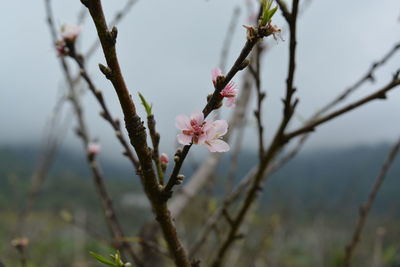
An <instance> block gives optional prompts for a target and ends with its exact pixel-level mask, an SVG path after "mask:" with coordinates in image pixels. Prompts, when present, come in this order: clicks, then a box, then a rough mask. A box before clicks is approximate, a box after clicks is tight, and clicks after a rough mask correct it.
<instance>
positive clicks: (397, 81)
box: [284, 72, 400, 141]
mask: <svg viewBox="0 0 400 267" xmlns="http://www.w3.org/2000/svg"><path fill="white" fill-rule="evenodd" d="M399 85H400V78H399V72H398V73H396V74H395V75H394V78H393V79H392V81H391V82H390V83H389V84H387V85H386V86H384V87H383V88H382V89H380V90H378V91H376V92H374V93H372V94H370V95H368V96H366V97H364V98H362V99H360V100H358V101H355V102H353V103H351V104H349V105H347V106H345V107H343V108H341V109H339V110H337V111H334V112H332V113H330V114H328V115H325V116H323V117H321V118H319V119H316V120H314V121H311V122H310V123H309V124H307V125H305V126H302V127H300V128H299V129H297V130H293V131H291V132H289V133H287V134H285V135H284V139H285V140H286V141H288V140H290V139H292V138H294V137H296V136H298V135H301V134H305V133H308V132H311V131H314V129H315V127H317V126H319V125H321V124H323V123H325V122H327V121H330V120H332V119H334V118H336V117H338V116H340V115H342V114H344V113H347V112H349V111H351V110H353V109H355V108H358V107H360V106H362V105H364V104H366V103H368V102H371V101H373V100H376V99H386V93H388V92H389V91H390V90H393V89H394V88H396V87H397V86H399Z"/></svg>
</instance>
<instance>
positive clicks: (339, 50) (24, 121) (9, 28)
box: [0, 0, 400, 153]
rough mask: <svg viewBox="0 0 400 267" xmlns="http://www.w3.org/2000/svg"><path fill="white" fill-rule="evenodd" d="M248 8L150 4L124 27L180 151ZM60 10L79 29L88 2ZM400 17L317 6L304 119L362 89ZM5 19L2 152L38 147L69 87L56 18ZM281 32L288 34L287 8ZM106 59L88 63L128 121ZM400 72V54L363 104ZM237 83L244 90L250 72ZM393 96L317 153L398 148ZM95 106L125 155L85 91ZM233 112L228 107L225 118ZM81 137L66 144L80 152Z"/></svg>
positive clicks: (12, 14)
mask: <svg viewBox="0 0 400 267" xmlns="http://www.w3.org/2000/svg"><path fill="white" fill-rule="evenodd" d="M244 2H245V1H244V0H209V1H205V0H169V1H160V0H159V1H156V0H139V2H138V3H137V4H136V5H135V6H134V7H133V9H132V11H131V13H130V14H129V15H128V17H127V18H125V19H124V21H123V22H122V24H121V25H119V27H118V28H119V34H118V43H117V44H118V45H117V50H118V55H119V58H120V62H121V66H122V71H123V73H124V75H125V79H126V82H127V84H128V86H129V89H130V91H131V93H132V95H133V96H134V98H135V102H136V103H137V105H138V106H139V104H138V101H137V98H136V97H135V96H136V94H137V92H138V91H140V92H142V93H143V94H144V95H145V96H146V98H147V99H148V100H149V101H150V102H152V103H153V104H154V113H155V115H156V118H157V124H158V128H159V131H160V132H161V134H162V148H163V149H164V150H170V149H171V148H172V147H173V145H174V142H175V135H176V129H175V127H174V118H175V116H176V115H178V114H181V113H183V114H190V113H191V112H192V111H195V110H201V109H202V107H203V106H204V105H205V96H206V95H207V94H208V93H210V92H212V89H213V88H212V83H211V80H210V71H211V69H212V68H214V67H215V66H217V65H218V62H219V58H220V52H221V48H222V41H223V39H224V37H225V34H226V30H227V28H228V24H229V21H230V19H231V15H232V11H233V9H234V8H235V7H236V6H239V7H241V9H242V12H241V14H240V17H239V23H238V25H237V27H236V29H235V31H234V32H232V34H234V36H233V41H232V44H231V50H230V51H231V52H230V55H229V59H228V65H229V66H230V65H231V64H232V63H233V61H234V59H235V57H236V56H237V55H238V53H239V52H240V49H241V47H242V46H243V44H244V42H245V30H244V28H243V27H242V26H241V25H242V24H246V23H247V15H246V9H245V5H244ZM300 2H302V1H300ZM103 3H104V8H105V10H106V16H107V17H108V19H109V20H110V18H111V17H112V16H113V14H114V13H115V12H116V11H117V10H118V9H119V8H121V7H122V6H123V5H124V3H125V1H123V0H112V1H111V0H104V1H103ZM53 9H54V13H55V17H56V23H57V25H62V24H64V23H75V22H76V18H77V13H78V12H79V11H80V10H81V4H80V1H78V0H74V1H72V0H68V1H65V0H64V1H62V0H53ZM399 16H400V1H398V0H380V1H376V0H352V1H349V0H336V1H332V0H313V1H312V3H311V5H310V6H309V8H307V10H306V11H305V12H304V14H303V15H302V16H301V18H300V21H299V25H298V54H297V55H298V56H297V72H296V77H295V85H296V87H297V88H298V93H297V95H298V96H299V97H300V99H301V101H300V105H299V107H298V114H297V115H296V119H295V120H297V123H299V121H300V120H301V118H307V117H308V116H310V115H311V114H312V113H313V112H315V111H316V110H317V109H318V108H319V107H321V106H323V105H324V104H325V103H327V102H328V100H329V99H331V98H332V97H333V96H335V95H337V94H338V93H339V92H341V91H342V90H343V89H344V88H345V87H346V86H348V85H350V84H352V82H354V81H355V80H356V79H358V78H359V77H360V76H361V75H362V74H363V73H365V71H366V70H367V69H368V68H369V66H370V64H371V63H372V62H373V61H374V60H377V59H379V58H381V57H382V55H383V54H385V53H386V52H387V51H388V50H389V49H390V48H391V47H392V46H393V45H394V44H395V43H396V42H398V41H399V40H400V22H399V20H398V19H399ZM0 22H1V23H0V32H1V33H2V38H1V42H0V48H1V49H0V51H1V52H0V53H1V59H2V60H1V63H2V64H1V66H0V73H1V74H0V75H1V79H0V108H1V112H0V125H1V126H0V129H1V131H0V144H10V143H27V142H35V143H37V142H39V140H40V137H41V135H42V134H43V127H44V125H45V123H46V121H47V120H48V118H49V116H50V114H51V111H52V109H53V107H54V103H55V100H56V98H57V92H58V91H59V89H60V88H62V87H63V86H64V83H63V76H62V73H61V72H60V68H59V64H58V61H57V58H56V57H55V55H54V50H53V48H52V46H51V41H50V36H49V31H48V27H47V24H46V21H45V13H44V1H21V0H17V1H3V3H2V8H1V10H0ZM274 24H277V25H278V26H279V27H282V28H284V27H285V22H284V21H283V20H282V18H281V17H280V12H278V13H277V16H276V18H274ZM94 37H95V31H94V27H93V23H92V21H91V20H89V19H87V20H86V21H85V23H84V25H83V32H82V36H81V37H80V44H81V46H82V49H83V50H84V51H85V50H86V49H87V48H88V46H89V45H90V44H91V43H92V40H93V38H94ZM283 37H284V39H286V41H283V42H282V41H279V42H275V41H273V40H272V41H271V42H270V45H271V46H272V47H273V49H271V50H270V51H269V52H268V54H266V56H265V57H264V69H263V75H262V80H263V85H264V86H263V88H264V90H266V91H267V94H268V97H267V99H266V101H265V102H264V112H265V115H264V118H265V124H266V127H265V128H266V132H265V133H266V137H267V138H268V137H269V136H271V135H272V131H273V130H274V127H275V126H276V124H277V122H278V121H279V120H280V118H281V117H280V116H281V111H282V107H281V102H280V98H281V97H282V96H283V92H284V87H285V83H284V82H285V79H286V75H287V60H288V51H287V50H288V48H287V46H288V41H287V39H288V37H287V35H285V34H283ZM99 62H103V63H104V59H103V57H102V54H101V53H97V54H96V56H95V57H93V58H92V59H91V60H90V61H89V62H88V68H89V69H90V74H91V75H92V78H93V79H94V81H95V82H96V84H97V86H98V87H99V88H101V89H102V90H103V92H104V94H105V95H106V100H107V102H108V104H109V106H110V107H111V109H112V111H113V114H115V115H116V116H118V117H120V118H121V112H120V108H119V105H118V102H117V99H116V95H115V93H114V91H113V89H112V87H111V85H110V84H109V82H108V81H107V80H106V79H105V78H104V77H103V76H102V75H101V74H100V73H99V71H98V69H97V64H98V63H99ZM399 67H400V53H398V54H397V55H396V56H395V57H394V58H393V59H392V60H391V61H390V62H389V64H387V66H385V67H384V68H382V69H381V70H380V71H379V72H378V76H377V78H378V80H377V82H376V83H375V84H373V85H372V86H366V87H365V88H364V89H362V90H360V91H359V93H357V94H356V95H355V96H354V97H353V98H352V99H353V100H354V99H356V98H357V97H360V96H362V95H366V94H368V93H370V92H371V91H372V90H373V89H377V88H380V87H381V86H382V85H383V84H385V83H386V82H388V81H389V79H390V77H391V75H392V74H393V73H394V71H395V70H396V69H397V68H399ZM234 80H235V81H236V82H237V83H239V84H240V80H241V76H240V75H238V76H237V77H235V79H234ZM388 97H389V98H388V100H386V101H376V102H373V103H371V104H369V105H368V106H366V107H363V108H361V109H359V110H357V111H355V112H352V113H351V114H348V115H346V116H345V117H341V118H339V119H337V120H335V121H333V122H331V123H330V124H329V125H326V126H323V127H321V128H319V129H318V132H317V133H316V134H315V135H314V138H313V140H312V141H311V142H310V143H309V148H314V147H331V146H346V145H350V144H369V143H376V142H382V141H390V140H393V139H394V138H396V137H397V136H399V135H400V123H399V121H400V120H399V115H400V105H399V100H400V88H399V90H397V91H396V92H392V93H389V95H388ZM84 108H85V116H86V117H87V119H88V120H89V121H90V132H91V134H92V136H94V137H99V138H100V140H101V142H102V144H103V147H105V148H106V150H109V151H110V153H115V151H119V146H118V143H117V142H116V141H115V140H114V137H113V133H112V131H111V129H110V127H109V125H107V124H106V123H105V121H104V120H102V119H101V118H99V116H98V112H99V107H98V105H97V103H96V102H95V101H94V100H93V98H92V96H91V95H90V94H85V97H84ZM139 109H141V108H139ZM141 114H143V113H141ZM228 116H229V113H228V111H227V110H226V109H225V110H224V112H223V117H225V118H228ZM251 120H253V118H251ZM294 124H296V121H295V123H294ZM249 125H250V126H249V127H248V129H247V132H248V134H249V135H248V136H249V137H248V138H247V139H246V145H248V146H254V145H255V142H254V140H255V139H254V138H253V137H254V132H255V128H254V127H253V126H251V125H253V124H252V123H251V122H250V123H249ZM70 132H71V133H70V134H69V135H68V138H67V141H66V142H67V144H68V145H70V146H75V145H76V144H79V143H78V141H77V140H76V137H75V136H74V135H73V134H72V131H70Z"/></svg>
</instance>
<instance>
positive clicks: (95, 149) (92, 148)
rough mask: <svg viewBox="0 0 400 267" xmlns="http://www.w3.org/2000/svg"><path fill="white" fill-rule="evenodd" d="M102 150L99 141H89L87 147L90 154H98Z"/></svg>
mask: <svg viewBox="0 0 400 267" xmlns="http://www.w3.org/2000/svg"><path fill="white" fill-rule="evenodd" d="M100 150H101V146H100V144H98V143H89V144H88V147H87V152H88V153H89V154H90V155H96V154H99V153H100Z"/></svg>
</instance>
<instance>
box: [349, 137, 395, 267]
mask: <svg viewBox="0 0 400 267" xmlns="http://www.w3.org/2000/svg"><path fill="white" fill-rule="evenodd" d="M399 149H400V139H399V140H398V141H397V142H396V143H395V144H394V146H393V147H392V148H391V150H390V152H389V154H388V156H387V158H386V160H385V162H384V163H383V165H382V168H381V171H380V173H379V175H378V176H377V177H376V180H375V183H374V185H373V187H372V188H371V192H370V193H369V195H368V199H367V201H366V202H365V203H364V204H363V205H362V206H361V207H360V210H359V215H358V220H357V224H356V228H355V229H354V232H353V237H352V239H351V241H350V242H349V243H348V244H347V246H346V249H345V257H344V261H343V264H342V266H343V267H349V266H350V261H351V257H352V256H353V253H354V250H355V248H356V246H357V244H358V242H359V241H360V239H361V233H362V230H363V228H364V225H365V222H366V220H367V216H368V213H369V211H370V210H371V207H372V205H373V203H374V201H375V198H376V195H377V194H378V191H379V189H380V187H381V185H382V183H383V181H384V180H385V177H386V174H387V172H388V170H389V168H390V166H391V165H392V163H393V161H394V160H395V158H396V156H397V154H398V152H399Z"/></svg>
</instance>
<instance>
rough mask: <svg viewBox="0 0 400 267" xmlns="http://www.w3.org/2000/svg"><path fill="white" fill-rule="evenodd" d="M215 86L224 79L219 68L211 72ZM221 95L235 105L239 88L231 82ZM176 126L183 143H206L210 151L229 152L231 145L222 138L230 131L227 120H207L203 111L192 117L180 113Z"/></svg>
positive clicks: (180, 140) (227, 102)
mask: <svg viewBox="0 0 400 267" xmlns="http://www.w3.org/2000/svg"><path fill="white" fill-rule="evenodd" d="M211 77H212V79H211V80H212V82H213V84H214V87H216V86H217V80H219V79H223V78H224V76H223V74H222V71H221V70H220V69H218V68H216V69H213V70H212V72H211ZM220 95H221V96H222V97H223V98H226V99H227V100H226V102H225V105H226V106H227V107H233V106H235V104H236V97H237V89H236V85H235V83H234V82H232V81H231V82H229V83H228V84H227V85H226V86H225V87H224V89H222V90H221V92H220ZM175 126H176V127H177V128H178V129H179V130H180V131H181V133H179V134H178V135H177V139H178V142H179V143H180V144H182V145H190V144H198V145H204V146H206V147H207V148H208V150H209V151H210V152H227V151H229V145H228V144H227V143H226V142H225V141H223V140H222V137H223V136H224V135H225V134H226V133H227V131H228V123H227V122H226V121H225V120H216V121H206V120H204V114H203V113H202V112H195V113H193V114H192V115H191V116H190V117H188V116H186V115H179V116H177V117H176V120H175Z"/></svg>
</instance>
